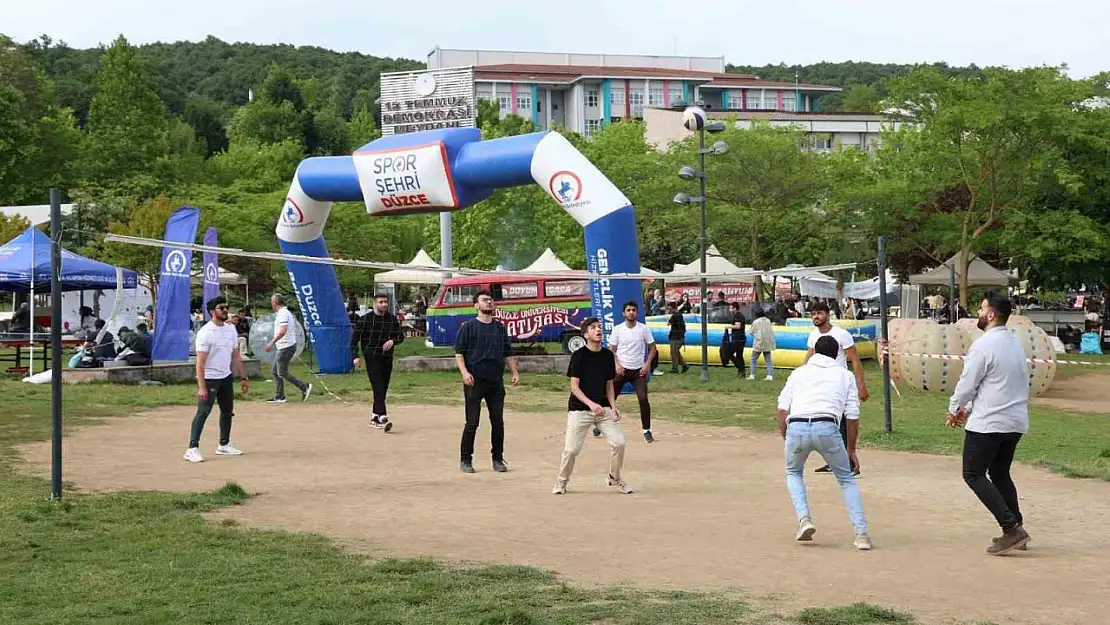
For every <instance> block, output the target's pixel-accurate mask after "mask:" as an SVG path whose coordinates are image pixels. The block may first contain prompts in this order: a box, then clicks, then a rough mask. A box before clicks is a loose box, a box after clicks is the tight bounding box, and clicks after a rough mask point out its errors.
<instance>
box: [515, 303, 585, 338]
mask: <svg viewBox="0 0 1110 625" xmlns="http://www.w3.org/2000/svg"><path fill="white" fill-rule="evenodd" d="M493 317H494V319H497V320H498V321H500V322H501V323H502V324H504V325H505V332H506V333H507V334H508V335H509V336H510V337H512V338H513V339H516V340H525V339H530V338H533V337H539V336H540V335H541V334H542V333H543V330H544V328H546V327H548V326H556V327H558V328H577V327H578V324H579V323H581V322H582V320H583V319H585V318H586V315H585V314H584V311H583V310H582V309H580V308H574V309H569V308H559V307H557V306H539V307H537V308H525V309H521V310H501V309H497V310H495V311H494V313H493Z"/></svg>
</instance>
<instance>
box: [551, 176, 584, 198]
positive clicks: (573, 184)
mask: <svg viewBox="0 0 1110 625" xmlns="http://www.w3.org/2000/svg"><path fill="white" fill-rule="evenodd" d="M547 189H548V191H550V192H551V197H553V198H555V201H556V202H558V203H560V204H562V205H564V206H566V205H567V204H570V203H571V202H577V201H578V200H580V199H582V179H581V178H579V177H578V174H576V173H574V172H573V171H567V170H563V171H557V172H555V173H554V174H553V175H552V176H551V180H549V181H548V183H547Z"/></svg>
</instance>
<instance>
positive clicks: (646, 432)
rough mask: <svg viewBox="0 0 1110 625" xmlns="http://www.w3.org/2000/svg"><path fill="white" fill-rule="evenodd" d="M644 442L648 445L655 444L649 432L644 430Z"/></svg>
mask: <svg viewBox="0 0 1110 625" xmlns="http://www.w3.org/2000/svg"><path fill="white" fill-rule="evenodd" d="M644 440H645V441H647V442H649V443H654V442H655V437H654V436H652V435H651V430H644Z"/></svg>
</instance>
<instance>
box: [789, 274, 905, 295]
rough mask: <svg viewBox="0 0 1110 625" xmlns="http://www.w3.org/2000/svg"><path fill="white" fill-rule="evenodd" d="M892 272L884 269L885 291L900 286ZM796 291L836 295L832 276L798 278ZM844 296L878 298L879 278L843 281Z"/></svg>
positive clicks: (893, 290) (893, 291)
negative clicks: (824, 277)
mask: <svg viewBox="0 0 1110 625" xmlns="http://www.w3.org/2000/svg"><path fill="white" fill-rule="evenodd" d="M901 286H902V285H901V283H899V282H898V278H897V277H896V276H895V275H894V272H892V271H891V270H889V269H887V270H886V292H887V293H888V294H890V293H897V292H898V289H899V288H900V287H901ZM798 292H799V293H801V294H802V295H803V296H804V297H810V296H812V297H838V295H837V292H836V280H834V279H832V278H826V279H818V278H802V279H800V280H798ZM843 295H844V297H847V298H850V299H859V300H873V299H878V298H879V278H878V277H875V278H871V279H870V280H861V281H859V282H845V283H844V294H843Z"/></svg>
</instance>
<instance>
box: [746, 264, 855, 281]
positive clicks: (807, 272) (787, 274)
mask: <svg viewBox="0 0 1110 625" xmlns="http://www.w3.org/2000/svg"><path fill="white" fill-rule="evenodd" d="M851 267H855V265H854V264H853V265H851ZM851 267H849V268H851ZM767 273H768V274H770V275H772V276H775V277H779V278H797V279H803V278H812V279H815V280H832V281H833V282H836V279H835V278H833V277H832V276H830V275H828V274H824V273H821V272H820V271H815V270H813V269H810V268H808V267H806V266H805V265H802V264H799V263H791V264H789V265H787V266H785V267H779V268H778V269H772V270H770V271H768V272H767Z"/></svg>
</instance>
